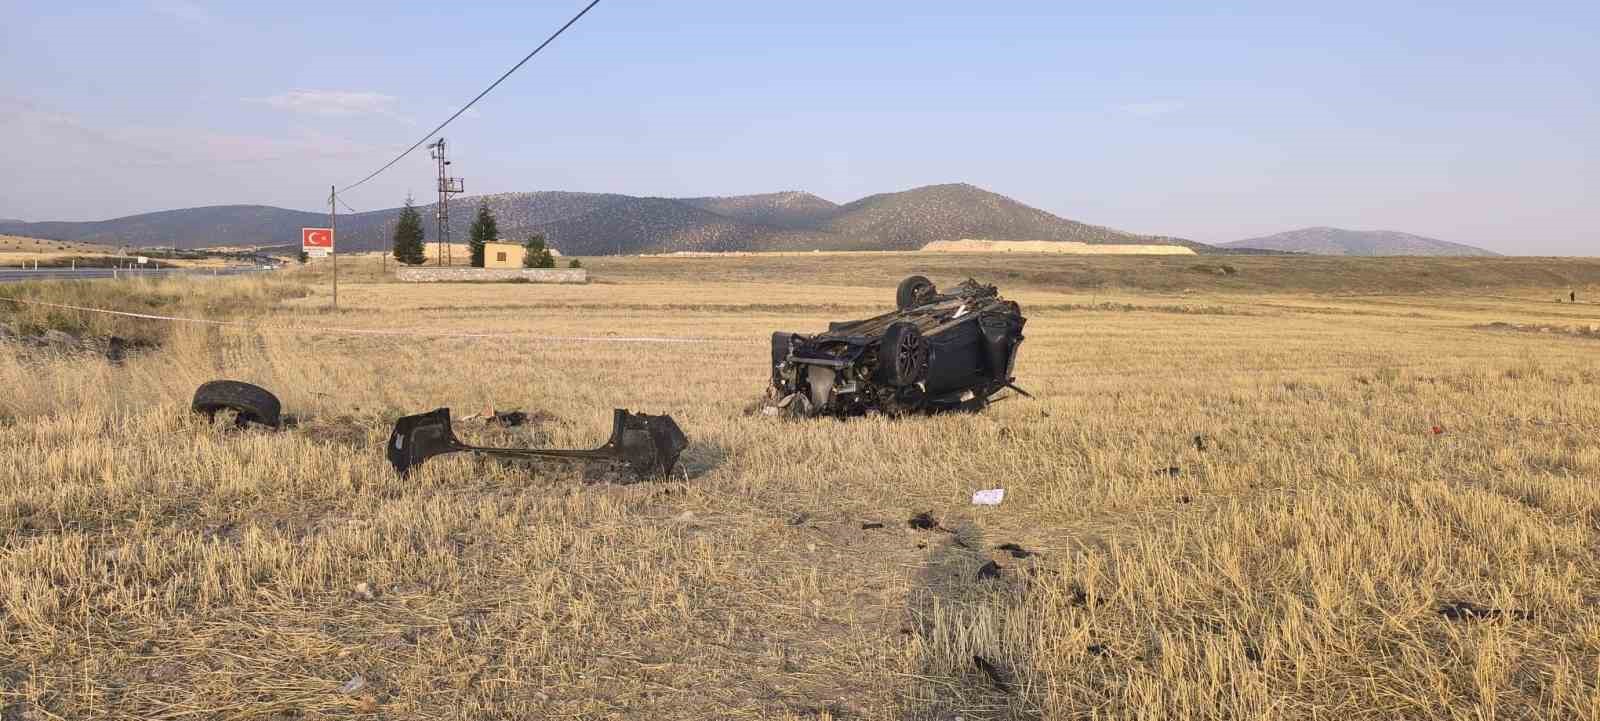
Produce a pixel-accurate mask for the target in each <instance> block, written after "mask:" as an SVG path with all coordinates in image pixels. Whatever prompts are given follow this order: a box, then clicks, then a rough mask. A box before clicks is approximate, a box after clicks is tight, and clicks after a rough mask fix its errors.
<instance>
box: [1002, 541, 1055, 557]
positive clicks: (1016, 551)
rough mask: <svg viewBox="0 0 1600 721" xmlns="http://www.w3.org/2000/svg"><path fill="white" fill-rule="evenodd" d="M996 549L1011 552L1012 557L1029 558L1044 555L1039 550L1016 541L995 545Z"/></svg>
mask: <svg viewBox="0 0 1600 721" xmlns="http://www.w3.org/2000/svg"><path fill="white" fill-rule="evenodd" d="M995 550H997V551H1005V552H1007V553H1010V554H1011V557H1012V558H1029V557H1031V556H1042V555H1044V554H1042V553H1039V552H1038V551H1030V550H1028V549H1026V548H1023V547H1022V546H1019V545H1017V544H1015V543H1002V544H1000V545H998V546H995Z"/></svg>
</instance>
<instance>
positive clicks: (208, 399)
mask: <svg viewBox="0 0 1600 721" xmlns="http://www.w3.org/2000/svg"><path fill="white" fill-rule="evenodd" d="M189 407H190V408H191V409H192V410H194V412H195V413H199V414H201V415H204V416H205V417H206V418H207V419H208V420H210V421H212V422H215V421H216V419H217V413H218V412H221V411H232V412H233V414H234V415H233V424H234V426H236V427H239V428H244V427H246V426H248V425H250V424H252V423H255V424H258V425H263V426H267V427H268V428H281V427H283V419H282V417H281V413H282V409H283V406H282V404H281V403H279V402H278V397H277V396H275V395H272V393H271V392H270V391H268V390H267V389H265V388H262V387H261V386H257V385H251V384H249V383H244V382H242V381H228V380H220V381H207V382H205V383H202V384H200V387H199V388H196V389H195V391H194V400H193V401H191V402H190V404H189Z"/></svg>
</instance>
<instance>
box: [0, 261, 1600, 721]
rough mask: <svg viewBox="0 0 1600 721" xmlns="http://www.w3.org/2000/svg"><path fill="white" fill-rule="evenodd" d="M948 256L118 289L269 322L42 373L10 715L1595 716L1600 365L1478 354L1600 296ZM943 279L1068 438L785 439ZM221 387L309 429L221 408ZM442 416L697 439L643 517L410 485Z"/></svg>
mask: <svg viewBox="0 0 1600 721" xmlns="http://www.w3.org/2000/svg"><path fill="white" fill-rule="evenodd" d="M918 258H919V257H918V256H917V255H916V254H899V255H884V256H876V255H874V256H863V257H862V258H861V259H859V261H857V262H851V263H844V262H830V263H828V264H827V265H826V267H820V266H819V264H816V263H812V264H810V265H807V263H806V260H805V259H804V258H796V257H780V258H770V259H768V258H739V259H717V260H710V261H707V260H701V259H677V260H674V259H605V258H597V259H590V258H584V259H583V260H584V264H585V266H586V267H589V268H591V269H592V272H593V273H594V277H595V279H596V280H595V282H594V283H592V284H590V285H588V286H582V287H574V286H540V285H527V284H510V285H476V284H474V285H421V286H418V285H401V284H394V283H385V282H379V281H381V280H382V279H381V277H380V274H379V272H378V270H377V262H376V260H372V261H371V262H370V264H367V265H363V264H362V263H351V264H349V266H348V267H341V273H342V274H346V275H344V276H343V277H342V279H341V280H342V282H341V284H340V289H339V309H338V310H337V311H332V310H329V309H328V307H327V306H328V301H329V297H328V287H327V284H326V283H325V282H324V278H325V275H324V274H325V272H326V268H325V265H324V264H321V263H314V264H312V265H310V266H307V267H305V268H298V269H295V270H294V271H293V272H290V273H287V274H286V275H285V277H284V278H283V279H274V280H268V279H262V278H252V279H239V280H230V279H223V280H216V281H205V282H200V281H167V282H164V283H159V284H154V285H152V286H149V287H142V286H140V287H133V288H132V289H131V290H129V291H116V292H113V291H104V290H96V291H93V292H94V293H96V294H97V295H95V296H94V297H95V298H96V300H97V301H99V302H104V303H107V304H121V305H122V306H131V305H133V304H136V303H139V302H141V301H139V300H138V298H139V297H140V296H141V294H163V293H165V294H167V295H168V296H169V297H179V298H182V299H183V300H181V301H172V302H171V303H169V304H167V305H164V306H162V307H163V308H167V309H168V310H171V311H173V313H174V314H180V315H183V314H193V315H206V316H207V317H225V318H233V319H238V320H240V321H242V322H246V323H248V325H245V326H203V325H183V326H176V327H167V326H164V327H163V328H164V329H163V330H160V331H154V330H147V331H145V333H146V334H148V335H150V336H151V337H155V338H159V339H160V342H161V344H162V345H161V347H160V349H159V350H155V351H151V352H148V353H144V354H139V355H136V356H134V357H131V358H129V359H128V360H127V361H125V362H123V363H122V364H120V365H113V364H111V363H108V362H107V361H105V360H102V359H99V358H95V357H81V356H80V357H46V356H40V355H38V352H37V351H32V350H27V349H20V348H17V347H14V346H4V345H0V382H3V383H4V386H5V388H6V389H7V390H6V392H5V394H3V395H0V534H3V536H0V538H3V542H0V704H3V705H4V709H5V710H4V711H3V716H4V718H6V719H34V720H41V719H59V718H67V719H80V718H82V719H87V718H113V719H135V718H137V719H209V718H278V719H317V718H358V717H359V718H387V719H400V718H404V719H412V718H415V719H502V718H530V719H531V718H581V719H590V718H594V719H608V718H614V719H632V718H655V719H702V718H748V719H769V718H778V719H943V720H947V721H948V720H950V719H955V718H957V717H959V718H962V719H969V720H970V719H1034V718H1039V719H1078V718H1084V719H1088V718H1139V719H1179V718H1194V719H1207V718H1211V719H1285V720H1287V719H1338V720H1339V721H1350V720H1354V719H1394V718H1407V719H1462V720H1465V719H1492V718H1528V719H1597V718H1600V712H1597V711H1596V709H1597V708H1600V556H1597V551H1600V485H1597V481H1600V446H1597V445H1596V443H1595V438H1596V436H1597V434H1600V366H1597V365H1596V363H1595V359H1596V358H1597V357H1600V340H1596V339H1593V338H1587V337H1581V336H1578V335H1573V334H1566V333H1559V332H1515V331H1508V330H1504V329H1503V328H1504V327H1502V328H1501V329H1490V328H1486V327H1484V326H1487V325H1488V324H1490V323H1495V322H1502V323H1523V324H1541V325H1550V326H1561V327H1565V326H1577V325H1581V324H1587V323H1597V322H1600V305H1597V304H1595V303H1593V302H1583V301H1585V299H1589V300H1590V301H1592V300H1593V299H1595V298H1597V297H1600V283H1597V282H1596V281H1597V280H1600V273H1597V269H1600V263H1594V262H1589V261H1576V260H1542V261H1541V260H1537V259H1485V260H1482V261H1475V262H1476V263H1477V264H1474V261H1467V260H1456V259H1441V260H1437V261H1422V260H1411V259H1408V260H1396V261H1394V262H1393V263H1385V262H1383V261H1382V260H1379V259H1332V260H1330V259H1312V258H1293V259H1261V258H1233V257H1228V258H1221V259H1218V258H1209V257H1207V258H1116V257H1108V258H1064V259H1056V260H1042V259H1036V258H1026V257H1006V256H1004V255H999V256H981V255H967V254H959V255H958V256H957V257H950V256H942V257H939V258H934V259H927V258H926V257H925V256H923V257H922V259H920V260H919V259H918ZM919 263H926V264H927V265H926V266H919V265H918V264H919ZM1296 263H1300V265H1296ZM1223 264H1226V265H1227V267H1229V268H1232V269H1233V270H1231V271H1223V270H1218V269H1216V268H1217V267H1220V266H1221V265H1223ZM369 265H370V267H368V266H369ZM1197 265H1204V266H1206V269H1202V270H1196V269H1195V267H1196V266H1197ZM913 270H927V271H928V274H929V275H930V276H931V277H933V279H934V280H935V281H937V282H940V283H949V282H952V281H955V280H958V279H959V278H961V277H965V276H966V275H969V274H970V275H974V276H976V277H978V278H979V279H981V280H987V281H990V282H995V283H997V284H999V285H1001V287H1002V290H1003V291H1004V292H1005V293H1006V294H1007V295H1008V296H1009V297H1012V298H1014V299H1016V300H1018V301H1020V302H1021V303H1022V305H1023V309H1024V311H1025V312H1026V313H1027V315H1028V318H1029V320H1028V325H1027V328H1026V329H1025V332H1026V335H1027V338H1028V339H1027V342H1026V343H1024V345H1023V346H1022V354H1021V358H1020V360H1019V364H1018V369H1017V373H1018V377H1019V383H1020V385H1021V386H1023V387H1024V388H1025V389H1027V390H1029V391H1031V392H1032V393H1033V394H1034V395H1035V396H1037V399H1036V400H1028V399H1023V398H1011V399H1008V400H1005V401H1003V402H1000V403H997V404H995V405H994V406H993V407H991V408H990V409H989V410H988V411H987V412H985V413H983V414H980V415H959V416H957V415H951V416H943V417H930V418H912V419H900V420H891V419H886V418H864V419H857V420H851V421H845V422H840V421H834V420H807V421H787V420H779V419H774V418H768V417H764V416H761V415H759V414H753V413H752V412H751V411H752V408H753V406H754V404H755V402H756V401H757V400H758V399H759V398H760V395H761V390H762V387H763V384H764V380H765V377H766V373H767V367H766V366H767V353H768V344H767V335H768V334H769V333H770V332H771V331H773V330H778V329H784V330H797V331H806V330H815V329H820V328H823V327H825V325H826V323H827V321H829V320H836V319H841V318H851V317H858V316H864V315H868V314H873V313H876V312H880V311H882V310H884V309H886V308H887V307H889V306H891V305H892V298H893V290H894V284H895V283H896V282H897V281H898V280H899V278H900V277H901V276H902V275H904V274H905V273H906V272H908V271H913ZM1462 279H1467V280H1462ZM302 283H305V284H308V285H306V286H304V288H302V287H301V285H300V284H302ZM1574 284H1576V285H1577V292H1578V294H1579V300H1580V302H1579V303H1577V304H1572V303H1557V302H1555V300H1554V298H1555V294H1556V292H1557V290H1558V289H1559V291H1560V292H1561V293H1562V295H1565V293H1566V292H1567V291H1568V290H1569V287H1570V286H1571V285H1574ZM1468 286H1470V287H1468ZM84 287H85V286H72V287H70V288H66V289H54V290H50V289H43V288H40V287H31V288H28V287H20V286H14V287H3V288H0V295H13V294H21V295H29V296H39V295H41V294H50V293H55V294H58V295H59V294H63V293H88V292H90V291H85V290H82V288H84ZM96 287H97V288H98V287H103V286H96ZM1401 288H1404V289H1406V290H1407V291H1408V292H1398V291H1397V290H1396V289H1401ZM74 289H77V290H74ZM1416 290H1426V291H1427V292H1410V291H1416ZM303 293H308V294H306V295H302V294H303ZM241 299H253V301H252V302H250V303H242V302H240V300H241ZM180 303H181V305H179V304H180ZM6 305H7V304H5V303H0V316H3V315H8V314H10V313H11V310H10V309H9V308H5V307H4V306H6ZM180 311H181V312H180ZM53 322H67V321H66V320H57V321H53ZM128 322H130V323H144V321H128ZM80 325H81V326H82V327H90V325H89V322H88V321H81V322H80ZM1513 327H1514V326H1513ZM346 329H350V330H360V329H371V330H386V331H404V332H406V333H407V335H404V336H377V335H361V334H356V333H350V332H347V331H346ZM100 330H107V329H104V328H101V329H100ZM462 332H472V333H477V334H481V335H480V336H479V337H461V336H459V335H450V334H451V333H456V334H459V333H462ZM561 336H591V337H593V336H599V337H606V336H613V337H617V338H621V337H630V336H666V337H679V338H695V339H699V342H695V343H675V344H666V343H627V342H615V343H612V342H603V341H602V342H597V341H584V342H575V341H568V340H561V339H560V337H561ZM222 377H226V378H234V379H238V380H245V381H252V382H257V383H260V384H263V385H265V386H267V387H269V388H271V389H273V390H274V391H276V392H277V394H278V395H279V396H280V397H281V398H282V399H283V401H284V404H285V409H286V411H287V412H288V413H291V414H293V415H294V416H296V417H297V418H298V421H299V422H298V425H297V426H296V427H294V428H292V429H289V430H285V431H282V432H270V431H265V430H252V431H244V432H239V431H234V430H231V429H225V428H223V427H221V426H218V427H211V426H209V425H207V424H206V423H204V422H202V421H201V420H200V419H198V418H196V417H195V416H194V415H192V414H191V413H189V411H188V408H187V404H188V400H189V397H190V394H191V393H192V392H193V390H194V388H195V386H197V385H198V384H199V383H201V382H202V381H205V380H209V379H213V378H222ZM442 405H443V406H451V407H452V408H454V409H456V413H457V414H458V415H464V414H467V413H471V412H478V411H481V410H482V409H483V408H484V407H485V406H490V405H492V406H493V407H496V408H500V409H510V408H520V409H523V410H527V411H529V412H530V413H533V414H534V418H535V421H534V422H533V423H531V424H530V425H528V426H524V427H521V428H515V429H498V430H492V431H491V430H489V429H487V428H485V427H484V426H482V425H481V424H478V425H475V424H473V423H471V422H463V423H458V432H459V433H460V434H461V435H462V436H463V437H465V438H466V439H467V440H469V441H483V442H490V443H503V444H542V445H550V446H559V447H574V446H578V447H583V446H592V445H594V444H597V443H598V442H599V441H600V440H601V439H602V437H603V436H604V434H605V433H606V431H607V429H606V427H605V424H606V423H607V422H608V418H609V412H610V409H611V408H612V407H626V408H630V409H633V410H643V411H647V412H652V413H660V412H670V413H672V414H673V415H674V416H675V417H676V418H677V420H678V422H679V423H680V424H681V425H682V426H683V428H684V430H685V431H686V432H687V434H688V435H689V437H690V440H691V447H690V449H689V450H688V451H687V452H686V454H685V457H684V461H683V466H684V469H683V471H682V473H680V475H679V476H678V477H676V478H674V479H672V480H670V481H665V482H655V483H645V484H637V485H615V484H611V483H607V482H596V481H595V479H594V477H593V474H592V473H590V472H588V471H586V470H584V469H582V468H580V467H574V466H563V465H560V464H541V465H536V466H527V465H509V464H502V463H498V462H493V461H488V460H481V459H473V458H469V457H446V458H441V459H437V460H434V461H431V462H429V464H428V465H426V466H423V467H422V468H421V469H419V470H418V471H417V472H416V473H414V474H413V475H412V476H411V477H409V478H407V479H404V480H402V479H399V478H396V477H395V476H394V474H393V472H392V471H391V469H390V468H389V467H388V465H387V463H386V462H385V460H384V457H383V453H382V444H383V442H384V439H385V438H386V436H387V433H388V430H389V427H390V425H391V424H392V422H393V420H394V418H395V417H396V416H399V415H402V414H407V413H414V412H420V411H424V410H428V409H432V408H435V407H438V406H442ZM996 487H1003V488H1005V489H1006V495H1005V500H1004V502H1003V503H1002V504H1001V505H1000V506H997V507H977V506H972V505H970V502H969V496H970V495H971V493H972V492H973V491H975V490H979V489H984V488H996ZM922 512H929V513H930V514H931V515H932V516H933V517H935V518H937V519H939V521H940V524H941V527H942V528H943V529H944V530H919V529H916V528H912V527H910V526H908V524H907V519H909V518H910V517H912V516H913V515H914V514H918V513H922ZM879 524H881V526H880V525H879ZM1007 543H1011V544H1017V545H1018V546H1020V547H1021V548H1023V549H1027V551H1030V552H1032V553H1033V555H1029V556H1028V557H1026V558H1017V557H1015V556H1016V555H1023V554H1022V553H1017V554H1013V553H1009V552H1006V551H1002V550H999V549H997V546H999V545H1001V544H1007ZM990 561H994V562H996V563H997V564H998V566H999V569H998V574H992V573H991V574H985V575H986V576H992V577H985V578H980V577H979V569H980V568H981V567H983V566H984V565H985V564H986V563H988V562H990ZM975 658H981V659H983V661H984V665H986V666H987V667H988V668H989V671H985V670H984V669H983V668H980V664H979V663H977V662H976V661H975ZM991 672H992V673H991Z"/></svg>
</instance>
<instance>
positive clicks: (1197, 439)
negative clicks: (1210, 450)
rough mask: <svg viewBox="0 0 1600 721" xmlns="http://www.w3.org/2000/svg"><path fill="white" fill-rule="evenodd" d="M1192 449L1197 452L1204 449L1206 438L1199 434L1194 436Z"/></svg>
mask: <svg viewBox="0 0 1600 721" xmlns="http://www.w3.org/2000/svg"><path fill="white" fill-rule="evenodd" d="M1194 449H1195V450H1197V451H1203V450H1205V449H1206V437H1205V436H1204V435H1201V434H1199V433H1196V434H1194Z"/></svg>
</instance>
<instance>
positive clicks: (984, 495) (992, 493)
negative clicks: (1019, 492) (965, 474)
mask: <svg viewBox="0 0 1600 721" xmlns="http://www.w3.org/2000/svg"><path fill="white" fill-rule="evenodd" d="M1005 498H1006V489H1004V488H988V489H984V490H982V491H973V492H972V505H974V506H998V505H1000V502H1001V501H1003V500H1005Z"/></svg>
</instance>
